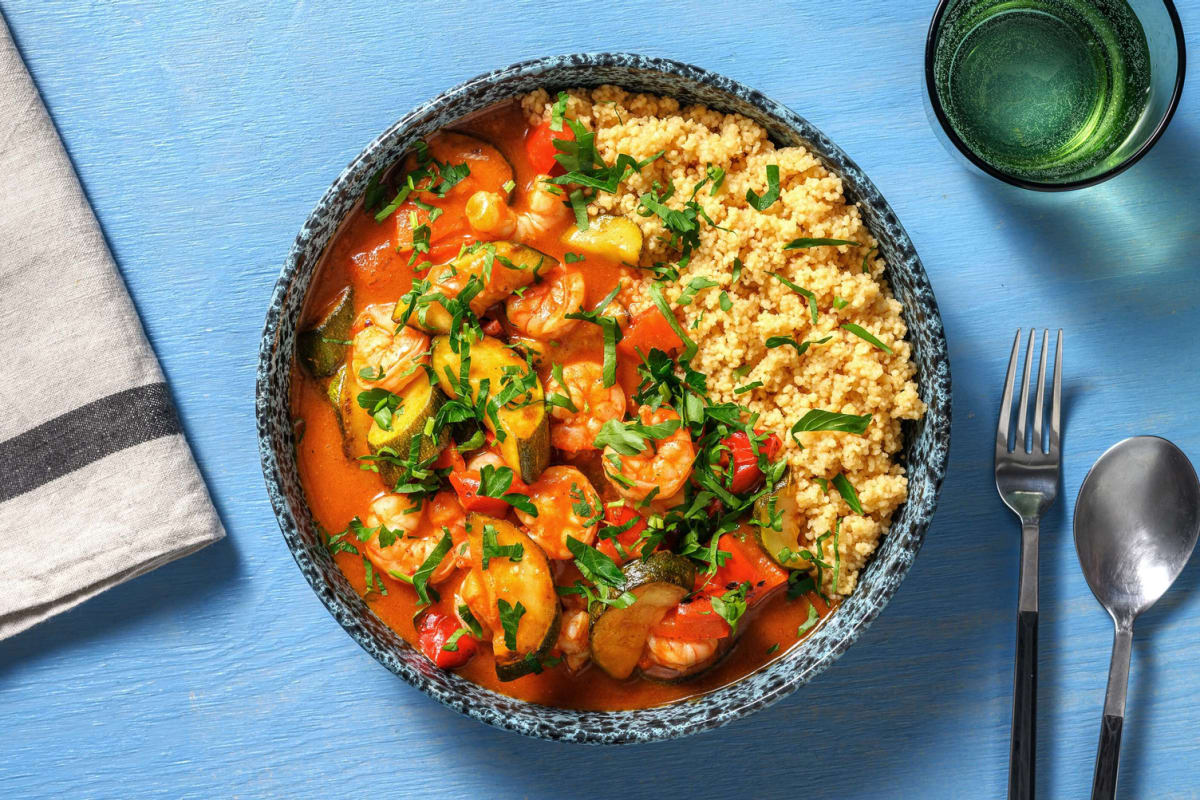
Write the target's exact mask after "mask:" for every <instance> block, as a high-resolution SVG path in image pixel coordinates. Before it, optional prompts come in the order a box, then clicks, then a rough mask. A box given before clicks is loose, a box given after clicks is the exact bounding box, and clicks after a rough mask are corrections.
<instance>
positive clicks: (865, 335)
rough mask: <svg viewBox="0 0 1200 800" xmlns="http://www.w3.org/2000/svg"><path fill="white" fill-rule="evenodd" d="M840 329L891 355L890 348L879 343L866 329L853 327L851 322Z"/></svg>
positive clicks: (857, 326) (858, 326) (859, 326)
mask: <svg viewBox="0 0 1200 800" xmlns="http://www.w3.org/2000/svg"><path fill="white" fill-rule="evenodd" d="M842 328H844V329H845V330H848V331H850V332H851V333H853V334H854V335H855V336H857V337H858V338H860V339H862V340H863V341H865V342H867V343H868V344H872V345H874V346H875V347H878V348H879V349H880V350H882V351H883V352H885V353H887V354H888V355H891V354H892V348H890V347H888V346H887V345H886V344H884V343H883V342H881V341H879V339H878V338H876V337H875V336H874V335H873V334H872V333H870V332H869V331H868V330H867V329H866V328H864V327H862V326H861V325H855V324H854V323H853V322H847V323H846V324H845V325H843V326H842Z"/></svg>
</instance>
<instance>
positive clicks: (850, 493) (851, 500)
mask: <svg viewBox="0 0 1200 800" xmlns="http://www.w3.org/2000/svg"><path fill="white" fill-rule="evenodd" d="M833 485H834V488H836V489H837V490H838V494H840V495H841V496H842V499H843V500H845V501H846V505H848V506H850V510H851V511H853V512H854V513H855V514H862V513H863V509H862V503H860V502H859V500H858V492H856V491H854V487H853V486H852V485H851V484H850V481H849V480H847V479H846V476H845V475H843V474H842V473H840V472H839V473H838V474H837V475H835V476H834V477H833Z"/></svg>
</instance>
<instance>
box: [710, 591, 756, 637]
mask: <svg viewBox="0 0 1200 800" xmlns="http://www.w3.org/2000/svg"><path fill="white" fill-rule="evenodd" d="M751 588H752V586H751V584H750V582H749V581H743V582H742V583H740V584H738V586H737V588H735V589H730V590H728V591H726V592H725V593H724V594H722V595H720V596H717V595H713V596H712V598H711V600H712V607H713V611H715V612H716V613H717V616H719V617H721V618H722V619H724V620H725V621H726V622H728V623H729V630H730V633H736V632H737V626H738V621H739V620H740V619H741V618H742V615H743V614H745V613H746V608H747V606H748V603H747V600H746V595H747V593H748V592H749V591H750V589H751Z"/></svg>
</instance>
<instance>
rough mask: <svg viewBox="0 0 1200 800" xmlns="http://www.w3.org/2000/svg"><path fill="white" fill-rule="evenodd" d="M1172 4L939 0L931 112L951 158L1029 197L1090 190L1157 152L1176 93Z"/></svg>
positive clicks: (1176, 26) (1179, 37)
mask: <svg viewBox="0 0 1200 800" xmlns="http://www.w3.org/2000/svg"><path fill="white" fill-rule="evenodd" d="M1184 71H1185V51H1184V38H1183V30H1182V27H1181V25H1180V22H1179V15H1178V13H1177V12H1176V10H1175V6H1174V4H1173V3H1172V2H1171V0H941V2H940V3H939V4H938V7H937V10H936V12H935V13H934V16H933V21H932V23H931V24H930V27H929V35H928V38H927V39H926V43H925V86H926V104H927V111H928V112H929V115H930V118H931V120H932V122H933V124H934V129H935V131H937V132H938V133H939V135H940V138H942V140H943V143H945V144H947V145H948V149H950V151H951V152H952V153H956V154H960V155H961V156H962V157H963V158H964V159H965V161H966V163H967V164H968V165H969V166H971V167H972V168H974V169H977V170H979V171H981V172H983V173H984V174H986V175H990V176H992V177H995V178H999V179H1000V180H1002V181H1005V182H1006V183H1010V184H1013V185H1014V186H1020V187H1022V188H1025V189H1038V190H1043V191H1061V190H1066V189H1078V188H1082V187H1085V186H1091V185H1093V184H1096V183H1099V182H1101V181H1103V180H1106V179H1108V178H1111V177H1113V176H1114V175H1116V174H1118V173H1120V172H1122V171H1123V170H1125V169H1127V168H1128V167H1130V166H1132V165H1133V164H1134V163H1135V162H1136V161H1137V160H1138V159H1139V158H1141V157H1142V156H1143V155H1145V154H1146V152H1147V151H1148V150H1149V149H1150V148H1151V147H1152V146H1153V145H1154V143H1155V142H1156V141H1158V139H1159V137H1160V136H1161V135H1162V133H1163V131H1164V130H1165V129H1166V127H1167V124H1168V123H1169V122H1170V120H1171V117H1172V115H1173V114H1174V113H1175V107H1176V106H1177V105H1178V103H1179V97H1180V94H1181V93H1182V91H1183V76H1184Z"/></svg>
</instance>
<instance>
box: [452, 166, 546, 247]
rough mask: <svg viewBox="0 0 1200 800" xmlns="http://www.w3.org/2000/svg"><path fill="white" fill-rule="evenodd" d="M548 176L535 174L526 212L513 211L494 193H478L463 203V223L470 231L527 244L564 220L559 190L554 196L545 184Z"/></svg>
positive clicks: (529, 191)
mask: <svg viewBox="0 0 1200 800" xmlns="http://www.w3.org/2000/svg"><path fill="white" fill-rule="evenodd" d="M549 179H550V176H549V175H538V176H537V177H535V178H534V179H533V185H532V186H531V187H530V188H529V190H528V196H529V210H527V211H520V212H516V211H513V210H512V208H511V207H510V206H509V205H508V203H507V202H505V200H504V198H503V197H502V196H501V195H500V194H498V193H496V192H485V191H479V192H475V194H473V195H471V197H470V198H469V199H468V200H467V206H466V215H467V224H468V225H470V226H471V230H473V231H475V232H476V233H480V234H483V235H485V236H492V237H495V238H497V239H507V238H508V237H510V236H512V235H513V234H514V233H516V235H517V241H519V242H528V241H529V240H531V239H533V238H534V237H535V236H538V235H540V234H542V233H545V232H546V231H547V230H549V229H550V228H552V227H553V226H555V225H557V224H559V223H560V222H564V221H565V220H566V219H567V216H568V213H569V212H568V211H567V207H566V206H565V205H563V197H562V195H561V191H562V190H561V189H559V190H558V191H559V192H560V194H555V193H554V191H552V190H551V189H550V186H551V185H552V184H549V183H546V181H548V180H549Z"/></svg>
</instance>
